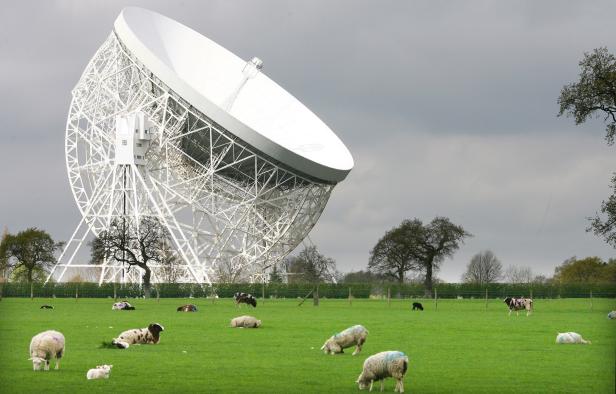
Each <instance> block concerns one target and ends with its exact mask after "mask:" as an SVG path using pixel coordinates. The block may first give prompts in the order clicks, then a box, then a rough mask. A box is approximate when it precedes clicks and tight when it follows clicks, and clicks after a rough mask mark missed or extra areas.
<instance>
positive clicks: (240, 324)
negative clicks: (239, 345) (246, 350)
mask: <svg viewBox="0 0 616 394" xmlns="http://www.w3.org/2000/svg"><path fill="white" fill-rule="evenodd" d="M231 327H237V328H257V327H261V320H257V318H256V317H253V316H246V315H244V316H238V317H236V318H233V319H231Z"/></svg>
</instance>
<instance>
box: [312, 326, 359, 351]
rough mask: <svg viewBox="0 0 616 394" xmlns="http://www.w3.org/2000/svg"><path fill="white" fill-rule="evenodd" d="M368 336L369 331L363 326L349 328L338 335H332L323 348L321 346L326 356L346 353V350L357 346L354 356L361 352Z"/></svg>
mask: <svg viewBox="0 0 616 394" xmlns="http://www.w3.org/2000/svg"><path fill="white" fill-rule="evenodd" d="M367 336H368V330H366V328H365V327H364V326H362V325H359V324H358V325H356V326H353V327H349V328H347V329H346V330H344V331H342V332H339V333H338V334H334V335H332V336H331V337H330V338H329V339H328V340H327V341H325V343H324V344H323V346H321V350H323V353H325V354H328V353H329V354H332V355H333V354H336V353H344V349H346V348H348V347H351V346H355V345H357V347H356V348H355V351H354V352H353V355H356V354H358V353H359V352H361V347H362V345H363V344H364V343H365V342H366V337H367Z"/></svg>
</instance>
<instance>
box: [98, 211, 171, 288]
mask: <svg viewBox="0 0 616 394" xmlns="http://www.w3.org/2000/svg"><path fill="white" fill-rule="evenodd" d="M166 238H167V234H166V233H165V231H164V230H163V227H162V226H161V225H160V223H159V222H158V220H157V219H155V218H152V217H147V216H146V217H143V218H141V220H140V221H139V226H136V224H135V223H134V222H133V221H131V220H128V219H126V218H123V219H122V220H117V219H114V220H112V221H111V223H110V225H109V229H107V230H106V231H103V232H101V233H100V234H99V236H98V238H95V239H94V240H93V241H92V242H91V243H90V247H91V253H92V261H95V262H98V261H102V260H104V259H110V258H111V259H114V260H116V261H119V262H122V263H125V264H127V265H128V266H129V267H133V266H137V267H139V268H141V269H142V270H143V275H142V279H143V289H144V293H145V296H146V297H149V296H150V288H151V277H152V270H151V268H150V267H149V264H150V263H160V262H161V257H162V256H163V249H164V242H163V241H164V240H165V239H166ZM129 269H130V268H129Z"/></svg>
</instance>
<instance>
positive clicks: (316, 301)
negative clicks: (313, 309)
mask: <svg viewBox="0 0 616 394" xmlns="http://www.w3.org/2000/svg"><path fill="white" fill-rule="evenodd" d="M312 304H313V305H314V306H319V284H318V283H317V287H316V288H315V289H314V293H312Z"/></svg>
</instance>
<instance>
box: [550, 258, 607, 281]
mask: <svg viewBox="0 0 616 394" xmlns="http://www.w3.org/2000/svg"><path fill="white" fill-rule="evenodd" d="M615 272H616V261H614V260H610V262H608V263H605V262H604V261H603V260H601V259H600V258H599V257H586V258H584V259H581V260H577V259H576V258H572V259H567V260H565V261H564V262H563V263H562V264H561V265H559V266H558V267H556V269H555V270H554V279H555V280H556V281H557V282H559V283H601V282H611V283H616V277H614V274H615Z"/></svg>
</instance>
